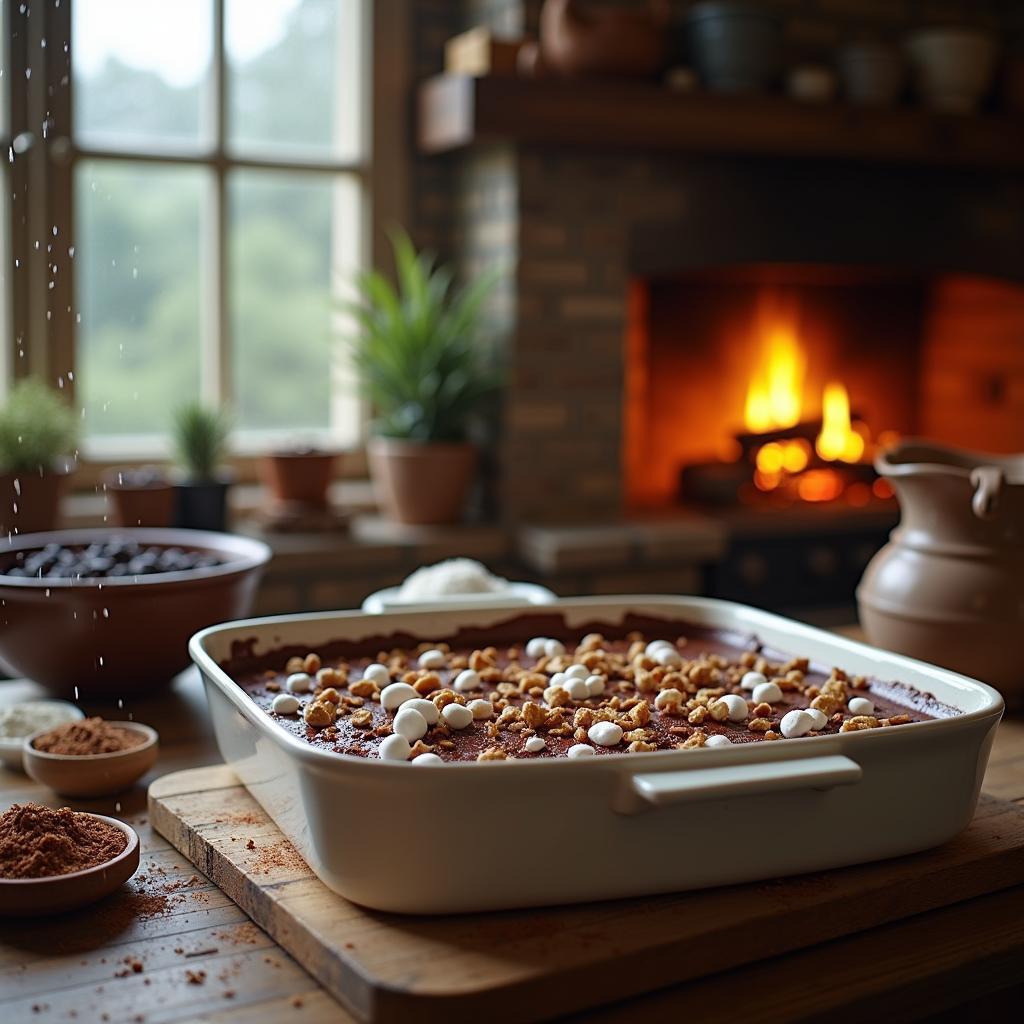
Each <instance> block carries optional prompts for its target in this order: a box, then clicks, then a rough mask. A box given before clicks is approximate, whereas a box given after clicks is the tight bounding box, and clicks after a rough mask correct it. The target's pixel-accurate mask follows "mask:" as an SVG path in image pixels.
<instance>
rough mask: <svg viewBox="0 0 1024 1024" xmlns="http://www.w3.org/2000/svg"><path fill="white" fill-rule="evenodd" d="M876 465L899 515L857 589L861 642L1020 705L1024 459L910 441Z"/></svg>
mask: <svg viewBox="0 0 1024 1024" xmlns="http://www.w3.org/2000/svg"><path fill="white" fill-rule="evenodd" d="M875 466H876V468H877V470H878V472H879V473H880V474H881V475H882V476H884V477H885V478H886V479H888V480H889V481H890V482H891V483H892V485H893V487H894V488H895V490H896V495H897V497H898V499H899V503H900V510H901V519H900V524H899V526H898V527H897V528H896V529H895V530H894V531H893V533H892V536H891V538H890V541H889V543H888V544H887V545H886V546H885V547H884V548H882V550H881V551H879V552H878V554H877V555H875V557H874V559H873V560H872V561H871V564H870V565H869V566H868V568H867V570H866V572H865V573H864V578H863V579H862V580H861V583H860V587H859V588H858V590H857V602H858V605H859V608H860V621H861V624H862V625H863V627H864V629H865V631H866V632H867V635H868V638H869V639H870V640H871V642H872V643H875V644H878V646H879V647H886V648H889V649H890V650H893V651H899V652H901V653H903V654H909V655H911V656H912V657H915V658H920V659H921V660H922V661H930V662H933V663H935V664H937V665H943V666H945V667H946V668H951V669H953V670H955V671H957V672H962V673H963V674H964V675H968V676H972V677H974V678H976V679H980V680H982V681H983V682H986V683H989V684H990V685H992V686H995V687H996V688H997V689H999V690H1001V691H1002V693H1003V695H1004V697H1005V698H1006V702H1007V704H1008V705H1016V706H1018V707H1020V706H1022V705H1024V455H1012V456H998V455H984V454H979V453H976V452H969V451H963V450H961V449H957V448H946V447H943V446H941V445H937V444H931V443H929V442H928V441H919V440H907V441H904V442H902V443H901V444H899V445H897V446H896V447H894V448H891V449H889V450H888V451H886V452H884V453H883V454H882V455H880V456H879V457H878V459H877V460H876V463H875Z"/></svg>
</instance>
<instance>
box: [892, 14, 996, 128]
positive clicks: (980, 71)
mask: <svg viewBox="0 0 1024 1024" xmlns="http://www.w3.org/2000/svg"><path fill="white" fill-rule="evenodd" d="M998 52H999V47H998V45H997V43H996V40H995V37H994V36H993V35H992V34H991V33H989V32H983V31H981V30H980V29H969V28H928V29H921V30H920V31H919V32H915V33H913V34H912V35H911V36H910V38H909V39H908V40H907V53H908V54H909V56H910V62H911V64H912V65H913V68H914V75H915V82H916V86H917V91H918V93H919V94H920V96H921V98H922V99H923V100H924V102H925V104H926V105H927V106H928V107H930V108H931V109H932V110H936V111H940V112H941V113H946V114H969V113H971V112H972V111H973V110H974V109H975V108H976V107H977V106H978V104H979V103H980V102H981V100H982V99H983V98H984V96H985V94H986V93H987V92H988V91H989V88H990V87H991V85H992V80H993V78H994V76H995V72H996V57H997V56H998Z"/></svg>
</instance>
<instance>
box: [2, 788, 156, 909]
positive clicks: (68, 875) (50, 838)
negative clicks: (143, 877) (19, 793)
mask: <svg viewBox="0 0 1024 1024" xmlns="http://www.w3.org/2000/svg"><path fill="white" fill-rule="evenodd" d="M138 867H139V837H138V836H137V835H136V834H135V830H134V829H132V828H131V827H130V826H129V825H126V824H124V822H121V821H118V820H117V819H116V818H108V817H106V816H105V815H102V814H86V813H84V812H80V811H72V810H71V809H70V808H68V807H62V808H60V809H59V810H54V809H53V808H50V807H44V806H42V805H40V804H14V805H13V806H11V807H9V808H8V809H7V810H6V811H5V812H4V813H3V814H2V815H0V916H37V915H40V914H52V913H57V912H59V911H64V910H72V909H74V908H75V907H81V906H85V905H86V904H88V903H93V902H95V901H96V900H98V899H101V898H102V897H104V896H106V895H107V894H108V893H111V892H113V891H114V890H115V889H116V888H117V887H118V886H120V885H122V884H123V883H124V882H126V881H127V880H128V879H129V878H131V876H132V875H134V874H135V872H136V871H137V870H138Z"/></svg>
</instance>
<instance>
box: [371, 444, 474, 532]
mask: <svg viewBox="0 0 1024 1024" xmlns="http://www.w3.org/2000/svg"><path fill="white" fill-rule="evenodd" d="M367 453H368V455H369V459H370V472H371V473H372V475H373V483H374V490H375V491H376V494H377V501H378V503H379V504H380V505H381V507H382V508H383V509H384V512H385V513H386V514H387V515H388V516H389V517H390V518H391V519H395V520H397V521H398V522H400V523H412V524H418V525H426V524H438V523H456V522H458V521H459V520H460V519H461V518H462V511H463V507H464V505H465V503H466V493H467V491H468V490H469V484H470V481H471V479H472V477H473V470H474V469H475V468H476V456H477V452H476V448H475V447H474V446H473V445H471V444H468V443H466V444H442V443H427V442H420V441H400V440H397V439H395V438H391V437H373V438H371V439H370V442H369V444H368V446H367Z"/></svg>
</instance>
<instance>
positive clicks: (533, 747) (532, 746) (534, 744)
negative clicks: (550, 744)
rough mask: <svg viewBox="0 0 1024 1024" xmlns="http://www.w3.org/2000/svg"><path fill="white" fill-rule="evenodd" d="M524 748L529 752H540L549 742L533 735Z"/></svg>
mask: <svg viewBox="0 0 1024 1024" xmlns="http://www.w3.org/2000/svg"><path fill="white" fill-rule="evenodd" d="M523 749H524V750H525V751H526V752H527V753H528V754H539V753H540V752H541V751H542V750H546V749H547V744H546V743H545V742H544V740H543V738H542V737H540V736H531V737H530V738H529V739H528V740H527V741H526V742H525V743H524V744H523Z"/></svg>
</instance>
